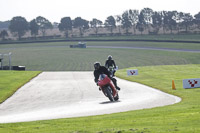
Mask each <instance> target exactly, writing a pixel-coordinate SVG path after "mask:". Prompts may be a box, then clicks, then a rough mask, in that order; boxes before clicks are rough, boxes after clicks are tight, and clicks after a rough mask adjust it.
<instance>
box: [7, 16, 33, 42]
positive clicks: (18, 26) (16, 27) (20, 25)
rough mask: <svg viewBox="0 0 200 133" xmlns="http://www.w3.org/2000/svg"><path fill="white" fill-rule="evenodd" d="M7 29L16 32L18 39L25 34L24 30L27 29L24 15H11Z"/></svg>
mask: <svg viewBox="0 0 200 133" xmlns="http://www.w3.org/2000/svg"><path fill="white" fill-rule="evenodd" d="M9 29H10V31H11V32H12V33H13V34H17V36H18V39H19V40H20V39H21V37H22V36H23V35H25V33H26V31H28V29H29V28H28V22H27V21H26V19H25V18H24V17H21V16H18V17H13V18H12V20H11V21H10V26H9Z"/></svg>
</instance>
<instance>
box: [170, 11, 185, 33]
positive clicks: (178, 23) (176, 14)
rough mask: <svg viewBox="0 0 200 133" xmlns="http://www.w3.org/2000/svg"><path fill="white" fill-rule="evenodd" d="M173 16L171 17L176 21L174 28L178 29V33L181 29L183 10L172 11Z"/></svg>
mask: <svg viewBox="0 0 200 133" xmlns="http://www.w3.org/2000/svg"><path fill="white" fill-rule="evenodd" d="M173 13H174V16H173V19H174V20H175V21H176V29H177V30H178V34H179V32H180V29H181V22H182V21H183V14H184V13H183V12H177V11H173Z"/></svg>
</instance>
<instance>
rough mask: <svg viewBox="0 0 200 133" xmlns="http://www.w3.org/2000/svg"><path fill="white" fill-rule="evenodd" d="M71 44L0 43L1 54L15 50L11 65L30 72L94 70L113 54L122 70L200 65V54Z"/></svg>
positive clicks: (197, 46) (193, 46) (173, 45)
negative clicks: (138, 67)
mask: <svg viewBox="0 0 200 133" xmlns="http://www.w3.org/2000/svg"><path fill="white" fill-rule="evenodd" d="M71 43H73V42H66V43H63V42H62V43H61V42H60V43H59V42H58V43H36V44H9V45H0V48H1V49H0V53H8V52H12V65H24V66H26V70H30V71H32V70H34V71H88V70H93V63H94V62H95V61H100V62H101V63H102V64H104V63H105V60H106V59H107V56H108V55H110V54H111V55H112V56H113V58H114V59H115V60H116V63H117V65H118V66H119V68H121V69H122V68H127V67H130V66H153V65H175V64H200V60H199V58H200V53H192V52H175V51H158V50H138V49H108V48H86V49H78V48H74V49H71V48H69V44H71ZM87 44H88V45H89V46H91V45H95V46H97V45H98V46H99V45H100V46H102V45H104V46H137V47H138V46H141V47H165V48H180V49H181V48H182V49H200V44H193V43H190V44H187V43H186V44H185V43H183V44H181V43H152V42H150V43H148V42H88V43H87ZM7 62H8V61H7ZM5 63H6V59H5Z"/></svg>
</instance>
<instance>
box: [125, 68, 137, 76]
mask: <svg viewBox="0 0 200 133" xmlns="http://www.w3.org/2000/svg"><path fill="white" fill-rule="evenodd" d="M127 75H128V76H134V75H138V70H137V69H134V70H127Z"/></svg>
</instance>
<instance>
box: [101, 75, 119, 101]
mask: <svg viewBox="0 0 200 133" xmlns="http://www.w3.org/2000/svg"><path fill="white" fill-rule="evenodd" d="M98 86H99V87H100V89H101V90H102V92H103V93H104V95H105V96H106V97H108V98H109V100H110V101H117V100H118V99H119V95H118V91H117V89H116V87H115V85H114V84H113V82H112V80H111V79H110V78H109V77H108V76H107V75H106V74H100V76H99V81H98Z"/></svg>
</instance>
